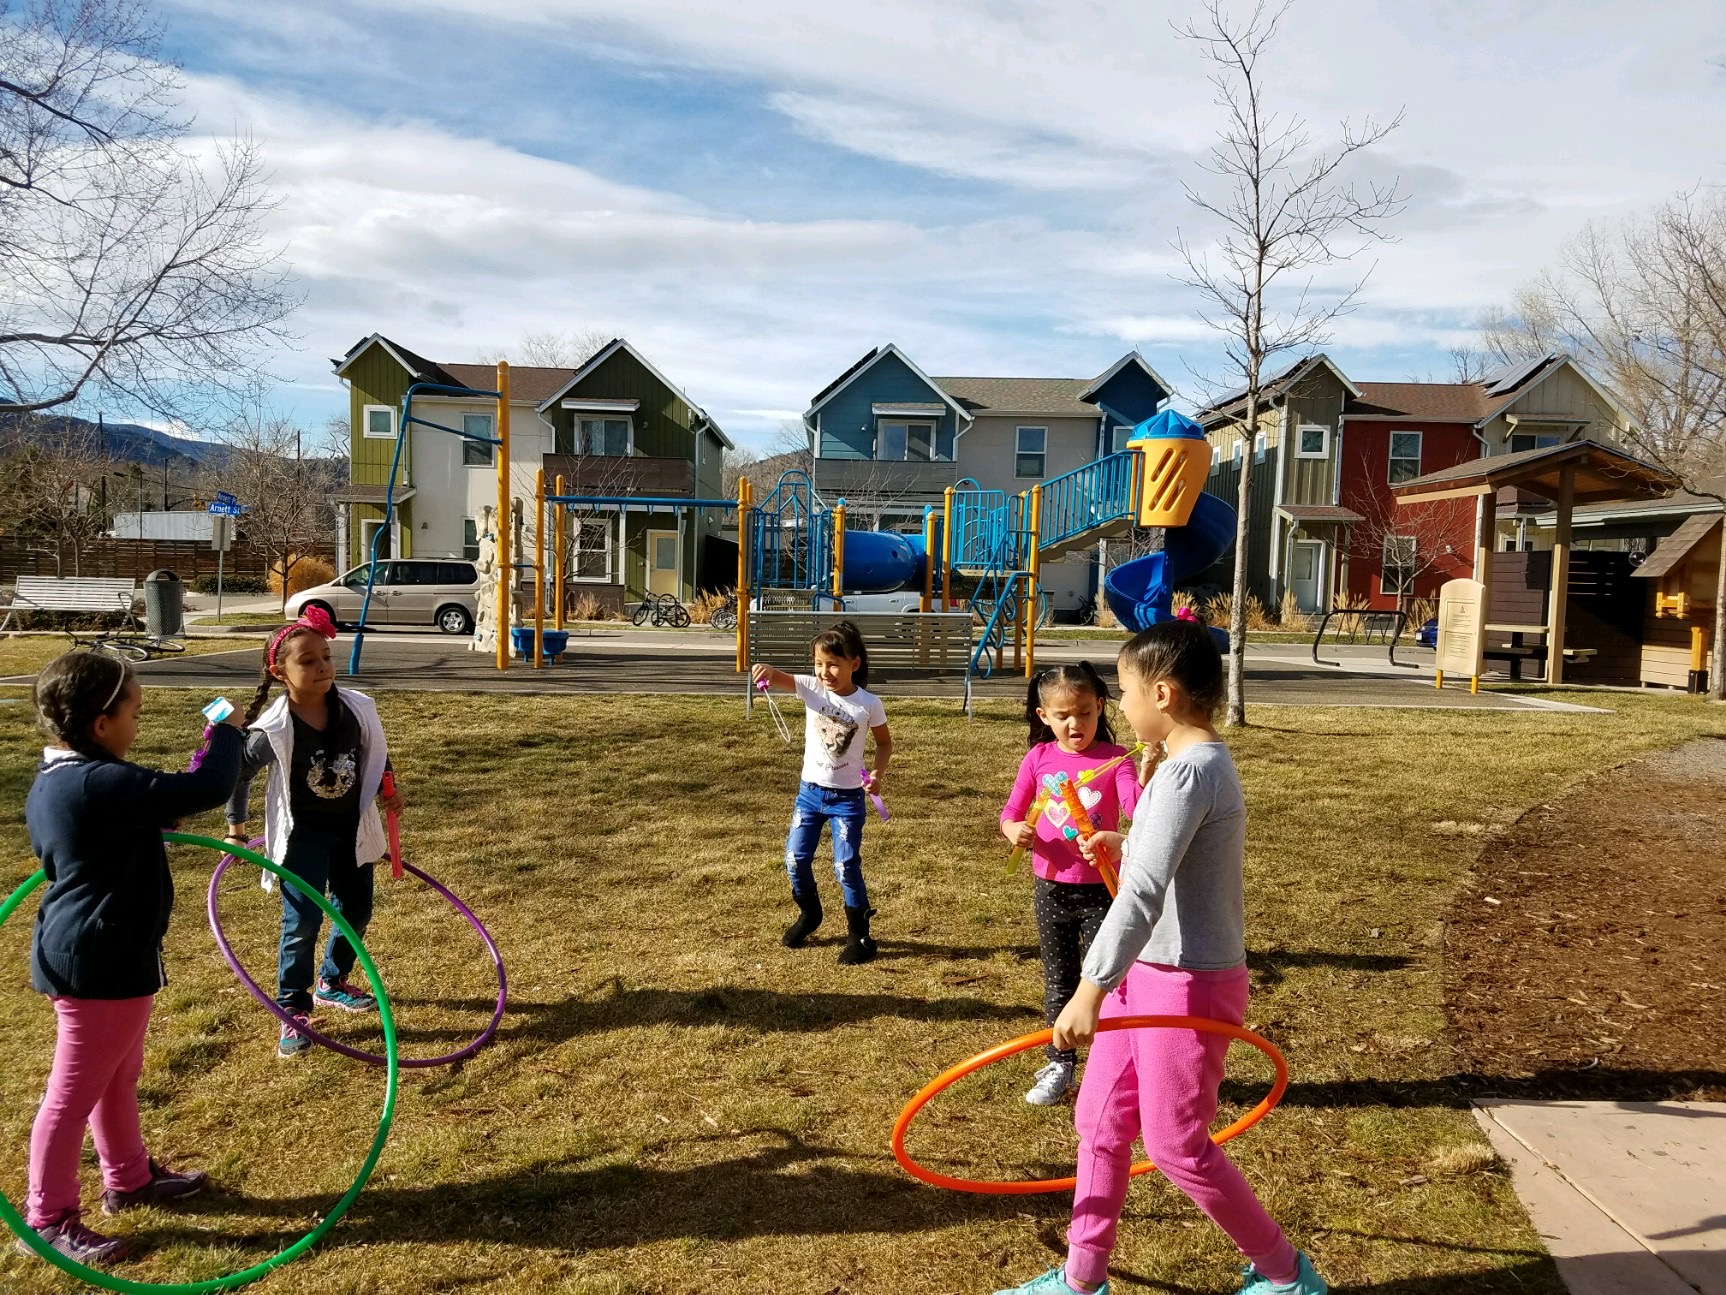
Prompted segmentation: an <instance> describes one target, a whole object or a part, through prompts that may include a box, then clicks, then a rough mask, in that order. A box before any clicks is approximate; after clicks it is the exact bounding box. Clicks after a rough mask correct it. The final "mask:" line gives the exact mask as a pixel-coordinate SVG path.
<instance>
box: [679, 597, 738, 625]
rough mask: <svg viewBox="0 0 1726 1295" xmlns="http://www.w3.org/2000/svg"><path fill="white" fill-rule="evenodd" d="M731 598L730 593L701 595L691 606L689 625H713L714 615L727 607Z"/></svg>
mask: <svg viewBox="0 0 1726 1295" xmlns="http://www.w3.org/2000/svg"><path fill="white" fill-rule="evenodd" d="M730 597H731V595H730V594H729V593H699V594H696V595H695V601H694V602H692V603H690V604H688V606H689V623H690V624H692V625H710V624H712V623H713V613H714V612H716V611H718V610H719V609H720V608H721V607H723V606H725V603H726V601H727V600H728V599H729V598H730Z"/></svg>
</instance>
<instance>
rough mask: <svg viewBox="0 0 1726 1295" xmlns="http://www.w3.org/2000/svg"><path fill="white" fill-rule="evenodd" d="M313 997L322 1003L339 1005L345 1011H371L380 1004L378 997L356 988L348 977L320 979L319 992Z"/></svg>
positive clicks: (332, 1005) (333, 1005)
mask: <svg viewBox="0 0 1726 1295" xmlns="http://www.w3.org/2000/svg"><path fill="white" fill-rule="evenodd" d="M312 997H313V998H315V999H317V1000H318V1002H320V1003H328V1004H329V1005H330V1006H331V1007H339V1008H340V1009H341V1010H342V1011H344V1012H369V1011H371V1010H372V1009H373V1008H375V1007H376V1006H377V1005H378V1000H377V999H375V998H373V997H372V996H371V995H370V994H366V993H362V992H360V991H359V990H357V989H355V988H354V987H353V986H352V985H350V984H349V983H348V982H347V978H346V977H343V978H342V979H341V980H319V981H318V988H317V992H316V993H315V994H313V995H312Z"/></svg>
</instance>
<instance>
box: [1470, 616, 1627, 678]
mask: <svg viewBox="0 0 1726 1295" xmlns="http://www.w3.org/2000/svg"><path fill="white" fill-rule="evenodd" d="M1486 629H1487V630H1488V632H1490V633H1495V634H1508V635H1510V642H1509V643H1508V644H1505V645H1501V646H1497V647H1493V646H1488V647H1487V648H1486V650H1485V651H1484V652H1482V653H1481V655H1482V656H1483V657H1485V658H1486V659H1487V660H1488V661H1503V662H1506V663H1508V665H1509V666H1510V670H1509V672H1508V673H1509V675H1510V677H1511V679H1512V681H1515V682H1520V681H1521V679H1522V663H1523V662H1524V661H1526V662H1528V663H1529V664H1530V665H1538V666H1544V665H1545V664H1546V658H1547V655H1548V653H1547V648H1546V644H1544V643H1524V642H1523V641H1522V636H1523V635H1524V634H1545V633H1547V628H1546V626H1544V625H1488V626H1486ZM1599 652H1600V649H1599V648H1573V647H1567V648H1565V649H1564V659H1565V660H1566V661H1587V660H1589V659H1590V658H1591V657H1594V656H1597V655H1598V654H1599Z"/></svg>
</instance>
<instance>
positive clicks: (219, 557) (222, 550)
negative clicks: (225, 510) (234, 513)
mask: <svg viewBox="0 0 1726 1295" xmlns="http://www.w3.org/2000/svg"><path fill="white" fill-rule="evenodd" d="M211 520H212V521H213V523H214V524H215V526H216V529H217V532H218V541H219V542H218V543H217V545H216V624H218V625H220V624H221V623H222V567H223V559H224V558H226V557H227V556H228V550H227V545H226V543H225V541H226V540H227V538H228V537H227V536H226V535H225V534H221V533H220V532H221V531H222V529H223V525H224V523H225V522H226V521H227V520H228V519H227V518H226V517H216V518H212V519H211Z"/></svg>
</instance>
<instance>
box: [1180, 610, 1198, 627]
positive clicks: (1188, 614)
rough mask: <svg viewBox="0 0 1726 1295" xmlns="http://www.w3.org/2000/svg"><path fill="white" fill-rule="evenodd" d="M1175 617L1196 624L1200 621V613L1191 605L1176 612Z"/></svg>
mask: <svg viewBox="0 0 1726 1295" xmlns="http://www.w3.org/2000/svg"><path fill="white" fill-rule="evenodd" d="M1175 619H1176V620H1178V621H1190V622H1192V623H1193V624H1194V625H1197V624H1198V623H1199V614H1198V613H1197V612H1195V611H1194V610H1193V609H1192V608H1191V607H1182V608H1181V609H1180V610H1179V611H1177V612H1176V613H1175Z"/></svg>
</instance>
